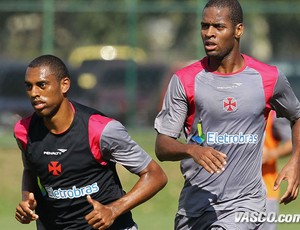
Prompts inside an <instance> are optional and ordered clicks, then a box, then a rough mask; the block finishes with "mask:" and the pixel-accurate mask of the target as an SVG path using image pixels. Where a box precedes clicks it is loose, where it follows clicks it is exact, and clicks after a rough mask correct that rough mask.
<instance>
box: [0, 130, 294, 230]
mask: <svg viewBox="0 0 300 230" xmlns="http://www.w3.org/2000/svg"><path fill="white" fill-rule="evenodd" d="M129 134H130V135H131V136H132V138H133V139H134V140H135V141H136V142H137V143H138V144H140V145H141V146H142V147H143V148H144V149H145V150H146V151H147V152H148V153H149V154H150V155H152V156H153V157H154V159H156V157H155V156H154V142H155V132H154V130H152V129H143V130H142V129H139V130H131V129H129ZM286 160H287V159H286V158H285V159H282V160H281V161H280V162H279V166H280V167H282V165H283V164H284V163H285V162H286ZM159 164H160V165H161V166H162V168H163V169H164V170H165V172H166V173H167V175H168V178H169V182H168V184H167V186H166V187H165V188H164V189H163V190H162V191H160V192H159V193H158V194H157V195H156V196H155V197H153V198H152V199H151V200H149V201H148V202H146V203H144V204H142V205H140V206H139V207H137V208H135V209H134V210H133V216H134V219H135V221H136V222H137V223H138V225H139V229H141V230H153V229H157V230H169V229H170V230H171V229H173V220H174V216H175V213H176V209H177V203H178V197H179V193H180V190H181V188H182V185H183V178H182V175H181V174H180V169H179V162H160V163H159ZM0 169H1V173H0V191H1V196H0V226H1V229H13V230H17V229H22V230H33V229H35V225H34V224H30V225H21V224H19V223H18V222H17V221H16V220H15V219H14V213H15V207H16V205H17V204H18V202H19V201H20V198H21V173H22V162H21V156H20V152H19V150H18V149H17V147H16V144H15V142H14V139H13V137H12V135H11V134H9V135H1V136H0ZM118 171H119V174H120V177H121V181H122V184H123V186H124V189H125V190H126V191H128V190H129V189H130V188H131V186H132V185H133V184H134V183H135V182H136V180H137V177H136V176H135V175H132V174H130V173H128V172H127V171H126V170H124V169H123V168H121V167H118ZM285 186H286V185H285V184H284V185H283V186H282V188H281V191H282V192H283V191H284V190H285V188H284V187H285ZM299 207H300V198H298V199H297V200H296V201H294V202H292V203H290V204H288V205H280V212H281V213H295V214H297V213H300V208H299ZM278 229H279V230H294V229H300V224H280V225H279V228H278Z"/></svg>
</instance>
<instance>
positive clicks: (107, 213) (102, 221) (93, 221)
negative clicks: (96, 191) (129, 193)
mask: <svg viewBox="0 0 300 230" xmlns="http://www.w3.org/2000/svg"><path fill="white" fill-rule="evenodd" d="M87 200H88V202H89V203H90V204H91V205H92V206H93V208H94V210H93V211H92V212H90V213H89V214H88V215H86V216H85V219H86V221H87V222H88V223H89V225H91V226H92V227H93V228H94V229H99V230H104V229H107V228H108V227H109V226H110V225H112V223H113V222H114V220H115V218H116V216H115V215H114V211H113V208H112V207H110V206H105V205H102V204H101V203H99V202H98V201H96V200H93V199H92V198H91V196H87Z"/></svg>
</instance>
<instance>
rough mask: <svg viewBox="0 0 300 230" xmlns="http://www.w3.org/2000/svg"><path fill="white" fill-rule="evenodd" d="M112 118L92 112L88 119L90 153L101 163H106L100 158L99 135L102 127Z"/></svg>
mask: <svg viewBox="0 0 300 230" xmlns="http://www.w3.org/2000/svg"><path fill="white" fill-rule="evenodd" d="M111 120H112V119H111V118H108V117H104V116H101V115H99V114H94V115H92V116H91V117H90V120H89V127H88V130H89V143H90V148H91V151H92V154H93V156H94V158H95V159H96V160H97V161H98V162H99V163H100V164H101V165H107V162H106V161H105V160H104V159H103V158H102V153H101V146H100V137H101V135H102V132H103V129H104V128H105V126H106V125H107V123H108V122H110V121H111Z"/></svg>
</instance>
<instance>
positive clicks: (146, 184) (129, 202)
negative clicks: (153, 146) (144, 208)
mask: <svg viewBox="0 0 300 230" xmlns="http://www.w3.org/2000/svg"><path fill="white" fill-rule="evenodd" d="M138 175H139V177H140V178H139V180H138V181H137V183H136V184H135V185H134V187H133V188H132V189H131V190H130V191H129V192H128V193H127V194H126V195H124V196H123V197H121V198H120V199H118V200H116V201H114V202H113V203H111V204H108V205H102V204H101V203H99V202H98V201H96V200H93V199H92V198H91V197H88V202H89V203H90V204H91V205H93V208H94V210H93V211H92V212H91V213H89V214H88V215H87V216H86V217H85V219H86V220H87V221H88V223H89V224H90V225H91V226H93V228H96V229H100V230H101V229H106V228H107V227H108V226H110V225H111V224H112V223H113V221H114V220H115V219H116V218H117V217H118V216H120V215H121V214H123V213H125V212H127V211H129V210H131V209H133V208H134V207H136V206H138V205H139V204H141V203H143V202H145V201H147V200H148V199H150V198H151V197H153V196H154V195H155V194H156V193H157V192H158V191H160V190H161V189H162V188H163V187H164V186H165V185H166V183H167V176H166V175H165V173H164V172H163V170H162V169H161V167H160V166H159V165H158V164H157V163H156V162H155V161H154V160H152V161H151V162H150V163H149V164H148V166H147V167H146V168H145V169H144V170H142V171H141V172H140V173H139V174H138Z"/></svg>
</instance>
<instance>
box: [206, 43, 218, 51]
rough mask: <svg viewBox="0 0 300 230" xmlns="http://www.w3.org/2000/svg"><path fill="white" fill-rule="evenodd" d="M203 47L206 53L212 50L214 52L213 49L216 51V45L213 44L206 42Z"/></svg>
mask: <svg viewBox="0 0 300 230" xmlns="http://www.w3.org/2000/svg"><path fill="white" fill-rule="evenodd" d="M204 47H205V50H207V51H212V50H215V49H216V47H217V44H216V43H214V42H210V41H206V42H205V43H204Z"/></svg>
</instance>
